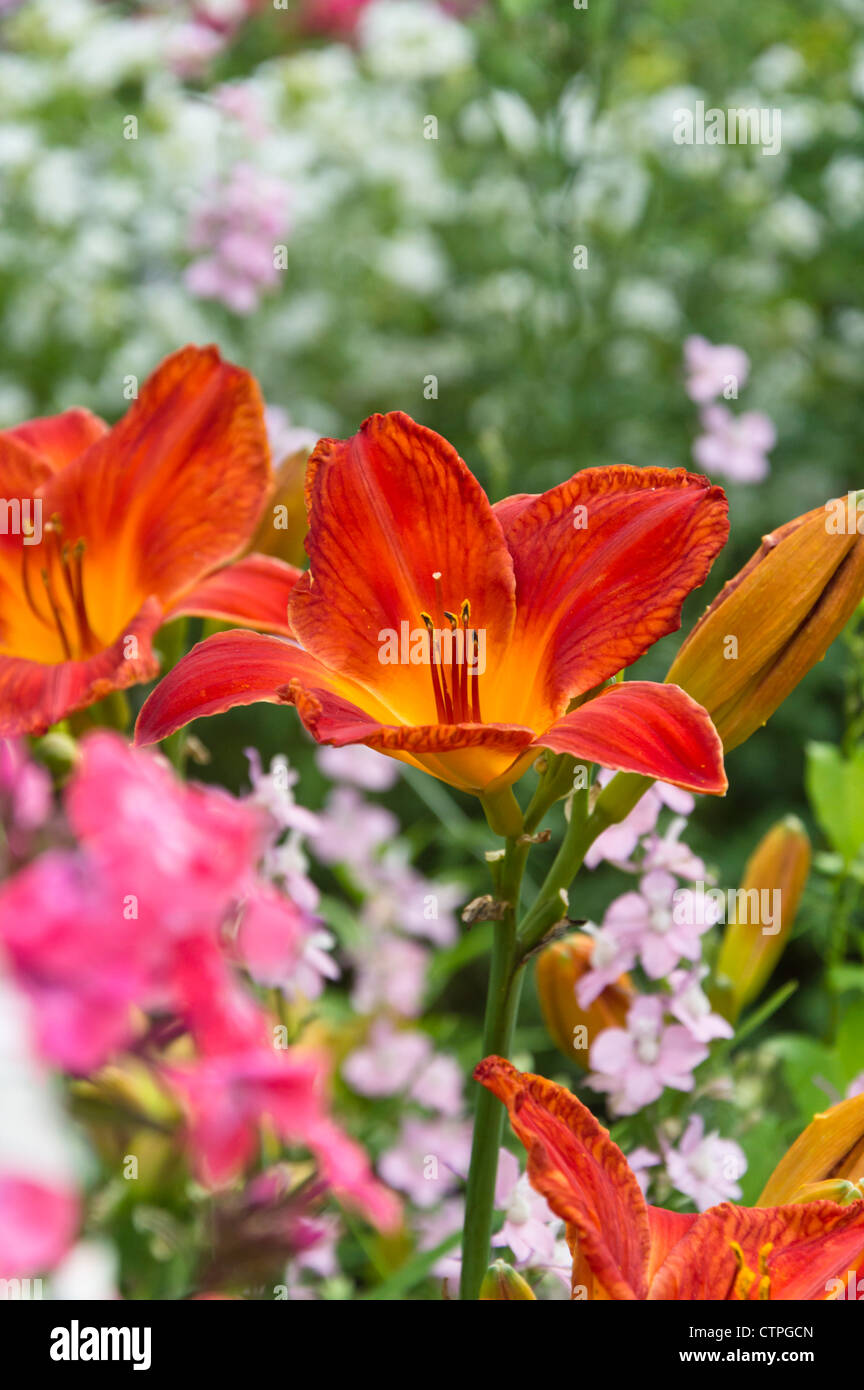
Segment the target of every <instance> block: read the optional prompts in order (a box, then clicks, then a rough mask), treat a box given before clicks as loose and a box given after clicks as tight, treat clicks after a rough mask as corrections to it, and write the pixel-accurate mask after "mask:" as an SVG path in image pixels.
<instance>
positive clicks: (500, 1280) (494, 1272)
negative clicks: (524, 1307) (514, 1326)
mask: <svg viewBox="0 0 864 1390" xmlns="http://www.w3.org/2000/svg"><path fill="white" fill-rule="evenodd" d="M478 1298H479V1301H480V1302H481V1303H506V1302H510V1301H519V1302H524V1301H525V1300H526V1299H530V1300H531V1301H532V1302H534V1303H536V1302H537V1299H536V1297H535V1295H534V1293H533V1291H532V1289H531V1285H530V1284H527V1283H526V1282H525V1280H524V1279H523V1278H522V1275H521V1274H517V1273H516V1270H515V1269H514V1268H513V1266H512V1265H508V1264H507V1262H506V1261H505V1260H496V1261H495V1263H494V1264H493V1265H490V1266H489V1268H488V1270H487V1271H486V1274H485V1276H484V1279H483V1283H482V1284H481V1285H480V1293H479V1295H478Z"/></svg>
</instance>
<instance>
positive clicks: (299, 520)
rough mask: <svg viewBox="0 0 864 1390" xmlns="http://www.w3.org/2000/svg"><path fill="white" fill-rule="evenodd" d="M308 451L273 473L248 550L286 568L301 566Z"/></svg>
mask: <svg viewBox="0 0 864 1390" xmlns="http://www.w3.org/2000/svg"><path fill="white" fill-rule="evenodd" d="M308 460H309V450H308V449H298V450H297V451H296V452H295V453H293V454H288V455H287V456H286V457H285V458H283V459H280V461H279V463H278V464H277V465H276V468H275V470H274V478H273V486H272V488H271V491H270V496H269V497H268V499H267V502H266V504H265V506H264V508H263V510H262V512H261V520H260V521H259V523H258V530H257V531H256V532H255V534H254V536H253V537H252V539H251V541H250V542H249V546H248V549H249V550H250V551H254V552H257V553H258V554H259V555H276V556H278V558H279V559H280V560H286V561H287V562H288V564H290V565H300V566H302V565H304V564H305V563H306V552H305V550H304V548H303V541H304V539H305V536H306V532H307V531H308V529H309V523H308V521H307V519H306V501H305V497H304V483H305V479H306V464H307V462H308Z"/></svg>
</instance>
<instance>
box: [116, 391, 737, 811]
mask: <svg viewBox="0 0 864 1390" xmlns="http://www.w3.org/2000/svg"><path fill="white" fill-rule="evenodd" d="M306 489H307V504H308V508H309V535H308V537H307V541H306V548H307V551H308V553H309V557H310V561H311V569H310V571H308V572H307V573H306V574H304V575H303V576H302V578H301V579H300V580H299V581H298V582H297V584H296V586H295V587H294V589H293V590H292V593H291V596H290V599H289V612H288V618H289V623H290V627H291V631H292V635H293V641H292V642H286V641H282V640H280V639H278V638H275V637H268V636H261V635H252V634H244V633H240V632H228V633H224V634H220V635H217V636H216V637H213V638H210V639H209V640H207V641H205V642H203V643H201V644H200V645H199V646H198V647H196V648H195V649H194V650H193V651H192V652H190V653H189V655H188V656H187V657H186V658H185V659H184V660H183V661H181V662H180V663H178V665H177V666H176V667H175V668H174V670H173V671H172V672H171V673H170V674H169V675H168V676H167V677H166V679H165V680H163V681H162V683H161V684H160V685H159V686H158V687H157V689H156V690H155V691H154V693H153V695H152V696H151V697H150V699H149V700H148V702H147V704H146V705H145V707H144V710H143V711H142V713H141V718H140V720H139V725H138V733H137V736H138V741H139V742H140V743H153V742H155V741H156V740H158V739H162V738H165V737H166V736H167V735H168V734H170V733H172V732H173V731H174V730H175V729H178V728H180V727H181V726H182V725H183V724H186V723H188V721H189V720H190V719H194V718H196V717H197V716H200V715H210V714H218V713H220V712H221V711H222V710H226V709H229V708H230V707H231V706H232V705H237V704H250V703H252V702H254V701H257V700H269V701H275V702H280V701H281V702H285V703H290V704H293V705H295V706H296V708H297V710H298V712H299V714H300V717H301V719H302V720H303V723H304V724H305V726H306V728H307V729H308V730H309V731H310V733H311V734H312V735H313V736H314V738H316V739H317V740H318V742H319V743H330V744H335V745H336V746H342V745H344V744H350V743H363V744H366V745H368V746H369V747H371V748H376V749H378V750H379V751H380V752H383V753H388V754H390V755H391V756H392V757H395V758H398V759H400V760H402V761H403V762H407V763H410V764H412V765H414V766H417V767H422V768H424V769H425V770H426V771H427V772H430V773H431V774H432V775H433V776H435V777H438V778H440V779H441V780H442V781H445V782H449V783H450V784H451V785H453V786H456V787H460V788H462V789H463V790H466V791H471V792H475V793H478V794H483V795H486V796H494V795H495V794H496V793H498V792H500V791H501V790H502V789H504V788H507V787H508V786H509V784H510V783H512V782H514V781H515V780H516V779H517V778H518V777H519V776H521V774H522V772H523V771H524V770H525V769H526V768H527V767H528V766H529V765H530V764H531V763H532V762H533V761H534V759H535V758H536V757H537V753H538V750H539V749H541V748H548V749H551V750H553V751H554V752H559V753H571V754H575V755H576V756H577V757H581V758H584V759H586V760H587V761H589V762H598V763H602V764H604V765H605V766H607V767H610V768H624V769H628V770H631V771H635V772H641V773H646V774H648V775H650V776H652V777H656V778H659V779H662V780H663V781H667V782H673V783H675V784H676V785H679V786H685V787H689V788H691V789H693V790H695V791H700V792H713V793H722V792H723V791H724V789H725V787H726V779H725V775H724V772H723V765H722V756H721V750H720V746H719V741H718V739H717V735H716V733H715V731H714V729H713V727H712V725H711V722H710V719H709V718H708V717H707V715H706V714H705V711H704V710H703V709H701V708H700V706H699V705H697V704H696V703H695V702H694V701H693V700H692V699H691V698H690V697H689V696H687V695H685V694H684V692H683V691H681V690H678V689H676V688H675V687H673V686H670V685H659V684H652V683H651V682H648V681H632V682H628V683H626V684H614V685H612V686H610V687H609V688H607V689H603V690H599V687H601V686H602V685H603V683H604V682H606V681H608V680H610V678H611V677H613V676H615V675H616V674H617V673H618V672H619V671H621V670H622V669H623V668H624V667H626V666H629V665H630V664H631V663H632V662H634V661H636V660H637V659H638V658H639V657H640V656H641V655H642V654H643V653H644V652H645V651H647V649H648V648H649V647H650V646H651V645H652V644H653V643H654V642H656V641H657V639H658V638H660V637H662V636H663V635H664V634H665V633H668V632H672V631H674V629H675V628H677V627H678V626H679V623H680V614H681V605H682V603H683V601H684V599H685V598H686V596H687V594H688V593H689V592H690V591H691V590H692V589H694V588H695V587H696V586H697V585H699V584H701V583H702V582H703V580H704V579H705V576H706V574H707V573H708V570H709V568H710V566H711V563H712V561H713V559H714V557H715V555H716V554H717V552H718V550H719V549H720V547H721V546H722V545H723V543H724V541H725V539H726V535H727V529H728V527H727V520H726V499H725V497H724V494H723V492H722V490H721V489H719V488H716V487H712V486H711V485H710V484H709V483H708V481H707V480H706V479H705V478H702V477H699V476H696V475H694V474H690V473H687V472H685V471H684V470H682V469H677V470H668V469H662V468H644V469H639V468H630V467H608V468H591V469H586V470H584V471H583V472H581V473H577V474H576V475H575V476H574V477H572V478H570V479H569V480H568V481H567V482H565V483H562V484H560V485H559V486H558V487H555V488H552V489H551V491H549V492H546V493H544V494H542V496H528V495H525V494H523V495H520V496H515V497H510V498H507V499H506V501H504V502H500V503H499V504H498V505H497V506H495V507H493V506H491V505H490V503H489V501H488V499H487V497H486V494H485V493H484V492H483V490H482V488H481V487H480V484H479V483H478V482H477V480H476V479H475V478H474V477H473V475H472V474H471V473H470V471H469V470H468V468H467V466H466V465H465V464H464V463H463V461H462V459H461V458H460V457H459V456H458V454H457V453H456V451H455V450H454V449H453V448H452V447H451V445H450V444H448V443H447V441H446V440H444V439H442V438H441V436H440V435H437V434H435V433H434V432H433V431H432V430H428V429H425V428H423V427H422V426H420V425H417V424H415V422H414V421H413V420H411V419H410V418H409V417H408V416H407V415H403V414H401V413H399V412H396V413H393V414H390V415H375V416H372V417H371V419H369V420H367V421H366V422H365V424H364V425H362V427H361V428H360V430H359V432H358V433H357V434H356V435H354V437H353V438H352V439H349V440H345V441H342V440H334V439H325V440H321V441H320V443H319V444H318V445H317V447H316V449H315V450H314V451H313V454H312V457H311V458H310V461H309V469H308V474H307V482H306ZM598 690H599V693H598ZM589 694H590V696H591V698H590V699H588V698H587V697H588V696H589ZM574 701H580V702H581V703H579V706H578V708H570V707H571V704H572V702H574Z"/></svg>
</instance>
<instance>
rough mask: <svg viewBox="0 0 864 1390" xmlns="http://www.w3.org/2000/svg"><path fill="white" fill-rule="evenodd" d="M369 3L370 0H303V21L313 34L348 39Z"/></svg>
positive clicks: (304, 25)
mask: <svg viewBox="0 0 864 1390" xmlns="http://www.w3.org/2000/svg"><path fill="white" fill-rule="evenodd" d="M369 3H370V0H303V3H302V6H301V21H302V24H303V27H304V28H306V29H308V30H310V31H311V32H312V33H316V34H332V35H333V37H334V38H347V37H349V36H350V35H351V34H353V32H354V30H355V28H356V27H357V21H358V19H359V18H360V16H361V14H362V13H363V11H364V10H365V8H366V6H367V5H368V4H369Z"/></svg>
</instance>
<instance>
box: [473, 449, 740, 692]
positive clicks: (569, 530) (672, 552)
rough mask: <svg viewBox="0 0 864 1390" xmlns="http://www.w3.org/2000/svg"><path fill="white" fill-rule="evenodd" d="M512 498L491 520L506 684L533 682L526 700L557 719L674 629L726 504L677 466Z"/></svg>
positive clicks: (710, 554) (582, 477)
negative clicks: (512, 608) (505, 568)
mask: <svg viewBox="0 0 864 1390" xmlns="http://www.w3.org/2000/svg"><path fill="white" fill-rule="evenodd" d="M514 500H516V499H508V500H507V502H505V503H504V504H502V511H501V513H500V514H501V515H502V516H504V517H505V520H506V523H507V524H506V526H505V536H506V540H507V544H508V546H509V548H510V551H511V553H512V555H513V563H514V567H515V571H516V602H517V620H516V628H515V631H514V642H513V651H512V665H511V667H510V670H511V677H510V680H511V683H512V680H513V679H514V678H515V676H514V673H518V672H519V671H520V670H521V672H522V673H523V679H524V671H525V670H526V669H529V668H530V669H531V670H532V671H534V672H536V675H535V680H534V688H533V689H531V688H530V687H529V689H528V691H527V693H526V695H525V697H524V698H525V699H526V701H527V703H528V706H531V705H533V706H535V707H537V708H541V707H545V708H546V709H547V710H548V711H549V716H550V717H554V715H555V714H557V713H559V712H560V711H561V710H562V709H563V708H564V707H565V706H566V702H567V701H568V700H570V699H572V698H573V697H575V696H576V695H580V694H583V693H584V692H585V691H587V690H590V689H592V688H593V687H594V686H596V685H599V684H601V682H602V681H604V680H607V679H608V678H609V677H611V676H614V675H615V674H616V673H617V672H618V671H620V670H622V669H623V668H625V667H627V666H630V665H632V663H633V662H634V661H636V660H637V658H638V657H640V656H642V655H643V653H644V652H646V651H647V650H648V648H649V647H650V646H652V645H653V644H654V643H655V642H656V641H657V640H658V639H659V638H660V637H663V636H665V635H666V633H668V632H674V631H675V629H676V628H678V627H679V626H680V624H681V605H682V604H683V602H684V599H685V598H686V597H687V595H688V594H689V593H690V592H691V590H692V589H695V588H696V587H697V586H698V585H700V584H701V583H702V582H703V581H704V579H705V577H706V575H707V574H708V571H709V569H710V567H711V564H712V562H713V560H714V557H715V556H716V555H717V552H718V551H719V550H720V549H721V547H722V546H723V544H724V543H725V540H726V537H727V535H728V531H729V526H728V521H727V518H726V511H727V505H726V497H725V495H724V493H723V491H722V489H721V488H719V487H712V486H711V484H710V483H709V482H708V480H707V478H703V477H700V476H698V475H696V474H693V473H687V472H686V471H685V470H684V469H683V468H678V469H667V468H631V467H626V466H617V465H616V466H612V467H608V468H587V469H585V470H584V471H583V472H581V473H577V474H575V476H574V477H572V478H570V479H569V481H568V482H565V483H561V484H560V485H559V486H558V487H555V488H552V490H551V491H550V492H545V493H543V494H542V495H541V496H539V497H536V498H535V499H534V500H533V501H528V502H527V503H526V504H525V505H522V506H518V507H517V506H514V505H511V501H514ZM518 500H519V501H522V499H518ZM513 717H514V718H520V717H521V713H520V710H519V709H514V710H513Z"/></svg>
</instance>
